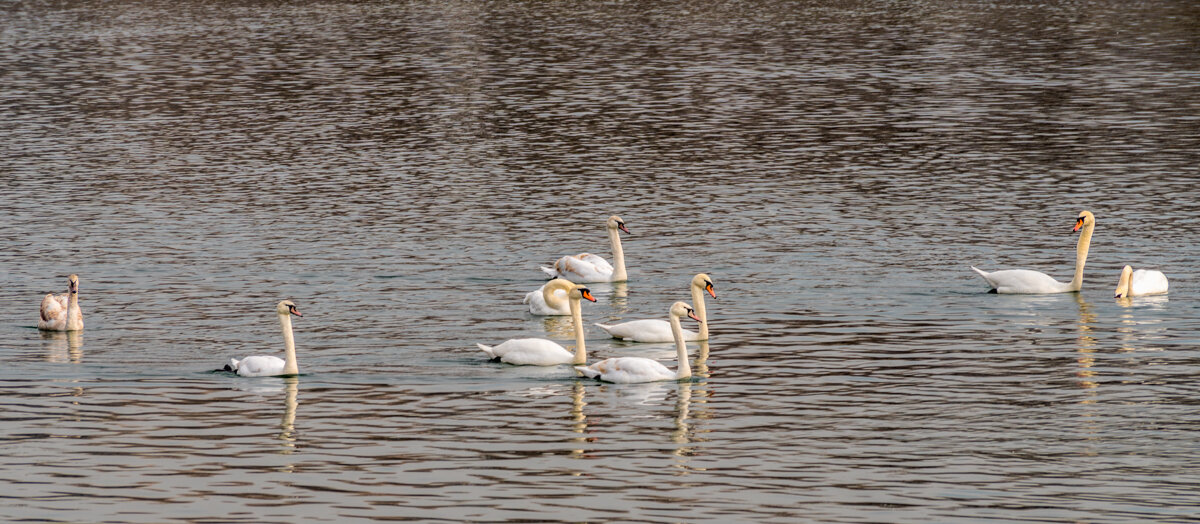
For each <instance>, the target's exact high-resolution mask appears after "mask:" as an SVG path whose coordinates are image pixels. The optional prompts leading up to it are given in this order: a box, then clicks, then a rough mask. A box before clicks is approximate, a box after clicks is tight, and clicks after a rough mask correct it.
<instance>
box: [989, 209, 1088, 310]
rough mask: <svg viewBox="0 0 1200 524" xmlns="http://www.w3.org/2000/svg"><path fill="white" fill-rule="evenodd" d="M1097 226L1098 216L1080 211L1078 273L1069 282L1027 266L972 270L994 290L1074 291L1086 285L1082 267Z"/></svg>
mask: <svg viewBox="0 0 1200 524" xmlns="http://www.w3.org/2000/svg"><path fill="white" fill-rule="evenodd" d="M1095 228H1096V217H1095V216H1093V215H1092V213H1091V211H1081V212H1080V213H1079V216H1078V217H1076V219H1075V228H1074V229H1072V231H1074V232H1078V233H1079V242H1078V243H1077V244H1076V246H1075V274H1074V276H1073V277H1072V278H1071V281H1070V282H1059V281H1057V280H1054V279H1053V278H1052V277H1050V275H1047V274H1045V273H1042V272H1040V271H1031V270H1028V269H1007V270H1003V271H993V272H990V273H989V272H986V271H983V270H981V269H979V268H976V267H975V266H971V269H973V270H975V272H976V273H979V276H981V277H983V279H984V280H986V281H987V283H988V285H989V286H991V290H990V291H989V292H991V293H1072V292H1076V291H1079V289H1080V288H1082V287H1083V267H1084V265H1085V264H1087V255H1088V248H1089V247H1090V246H1091V243H1092V232H1093V231H1094V230H1095Z"/></svg>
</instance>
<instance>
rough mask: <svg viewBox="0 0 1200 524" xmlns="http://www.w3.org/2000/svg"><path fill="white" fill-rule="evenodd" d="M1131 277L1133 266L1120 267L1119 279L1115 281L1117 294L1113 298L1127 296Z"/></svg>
mask: <svg viewBox="0 0 1200 524" xmlns="http://www.w3.org/2000/svg"><path fill="white" fill-rule="evenodd" d="M1132 279H1133V267H1131V266H1125V267H1124V268H1122V269H1121V280H1118V281H1117V295H1116V296H1115V297H1113V298H1129V281H1130V280H1132Z"/></svg>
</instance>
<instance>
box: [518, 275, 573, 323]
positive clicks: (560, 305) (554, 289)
mask: <svg viewBox="0 0 1200 524" xmlns="http://www.w3.org/2000/svg"><path fill="white" fill-rule="evenodd" d="M574 288H575V284H573V283H572V282H571V281H570V280H566V279H562V278H556V279H554V280H551V281H549V282H546V283H545V284H543V285H542V287H540V288H538V289H536V290H533V291H530V292H529V293H526V294H525V300H522V301H521V303H522V304H529V312H530V313H533V314H534V315H543V316H550V315H570V314H571V304H570V299H569V297H568V295H569V294H570V292H571V290H572V289H574Z"/></svg>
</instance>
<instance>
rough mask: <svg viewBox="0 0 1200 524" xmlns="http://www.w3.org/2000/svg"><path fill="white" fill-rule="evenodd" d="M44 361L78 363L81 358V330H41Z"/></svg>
mask: <svg viewBox="0 0 1200 524" xmlns="http://www.w3.org/2000/svg"><path fill="white" fill-rule="evenodd" d="M40 333H41V334H42V340H43V341H44V342H45V343H44V344H43V346H44V347H45V348H46V361H47V362H54V363H71V364H78V363H80V362H81V361H82V360H83V331H82V330H79V331H41V332H40Z"/></svg>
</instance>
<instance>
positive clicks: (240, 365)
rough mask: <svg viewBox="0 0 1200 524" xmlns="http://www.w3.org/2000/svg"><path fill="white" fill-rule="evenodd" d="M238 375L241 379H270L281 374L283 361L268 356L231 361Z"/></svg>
mask: <svg viewBox="0 0 1200 524" xmlns="http://www.w3.org/2000/svg"><path fill="white" fill-rule="evenodd" d="M230 363H231V364H233V366H234V367H235V370H236V371H237V374H238V375H241V376H243V377H272V376H276V375H282V374H283V366H284V364H285V362H284V360H283V359H282V358H279V357H274V356H270V355H255V356H253V357H246V358H243V359H242V360H231V361H230Z"/></svg>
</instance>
